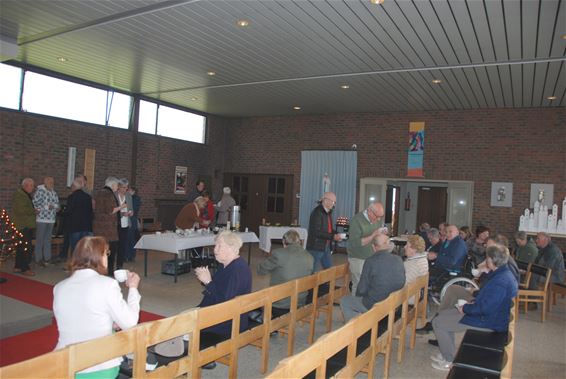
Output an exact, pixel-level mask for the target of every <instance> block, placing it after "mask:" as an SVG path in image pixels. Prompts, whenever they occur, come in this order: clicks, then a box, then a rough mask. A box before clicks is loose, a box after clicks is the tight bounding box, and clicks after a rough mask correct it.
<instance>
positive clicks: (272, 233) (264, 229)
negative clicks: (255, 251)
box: [259, 226, 309, 253]
mask: <svg viewBox="0 0 566 379" xmlns="http://www.w3.org/2000/svg"><path fill="white" fill-rule="evenodd" d="M291 229H294V230H296V231H297V233H299V237H300V238H301V239H302V240H303V248H305V249H306V248H307V237H308V235H309V233H308V231H307V230H306V229H305V228H298V227H293V226H260V227H259V248H260V249H261V250H263V251H265V252H266V253H270V252H271V240H272V239H282V238H283V234H285V233H287V232H288V231H289V230H291Z"/></svg>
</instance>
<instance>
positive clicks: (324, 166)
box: [299, 150, 358, 228]
mask: <svg viewBox="0 0 566 379" xmlns="http://www.w3.org/2000/svg"><path fill="white" fill-rule="evenodd" d="M357 165H358V155H357V152H356V151H312V150H309V151H302V152H301V199H300V201H299V222H300V224H301V226H302V227H304V228H308V225H309V217H310V214H311V211H312V210H313V208H314V207H316V206H317V205H318V203H317V201H318V200H320V198H321V197H322V194H323V193H324V183H323V178H324V174H326V173H327V174H328V176H329V179H330V191H332V192H334V193H336V197H337V203H336V208H335V209H334V212H333V221H334V222H336V218H337V217H338V216H346V217H348V218H352V216H353V215H354V212H355V206H356V180H357Z"/></svg>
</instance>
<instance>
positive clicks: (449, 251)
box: [436, 236, 468, 271]
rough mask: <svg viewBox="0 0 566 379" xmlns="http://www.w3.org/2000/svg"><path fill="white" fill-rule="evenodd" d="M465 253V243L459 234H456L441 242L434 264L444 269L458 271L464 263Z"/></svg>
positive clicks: (466, 250)
mask: <svg viewBox="0 0 566 379" xmlns="http://www.w3.org/2000/svg"><path fill="white" fill-rule="evenodd" d="M467 253H468V248H467V247H466V243H465V242H464V240H463V239H462V238H460V236H456V237H454V238H453V239H451V240H450V241H445V242H444V243H443V244H442V247H441V248H440V253H438V258H436V266H437V267H440V268H443V269H445V270H457V271H459V270H461V269H462V266H463V265H464V258H466V254H467Z"/></svg>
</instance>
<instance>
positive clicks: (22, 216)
mask: <svg viewBox="0 0 566 379" xmlns="http://www.w3.org/2000/svg"><path fill="white" fill-rule="evenodd" d="M140 206H141V200H140V198H139V196H137V194H136V190H135V188H133V187H129V183H128V181H127V180H126V179H120V180H118V179H116V178H113V177H109V178H107V179H106V181H105V187H104V188H103V189H101V190H100V191H97V192H95V194H94V197H92V196H91V194H90V193H89V191H88V189H87V179H86V177H85V176H84V175H77V176H76V177H75V179H74V180H73V183H72V185H71V194H70V195H69V197H68V198H67V202H66V207H65V209H64V211H63V215H62V216H63V224H64V227H63V229H64V230H63V232H64V240H65V241H64V243H63V248H62V250H61V252H60V254H59V256H58V257H57V258H55V259H54V258H53V257H52V254H51V239H52V235H53V228H54V225H55V222H56V219H57V212H59V210H60V209H61V205H60V203H59V197H58V195H57V193H56V192H55V189H54V180H53V177H50V176H48V177H45V179H44V181H43V184H41V185H39V186H37V188H35V182H34V180H33V179H32V178H25V179H23V180H22V182H21V185H20V188H18V190H16V192H15V193H14V195H13V202H12V213H13V216H12V219H13V222H14V225H15V226H16V228H17V229H18V230H19V231H20V232H21V233H22V234H23V238H24V242H25V244H22V245H20V246H19V247H18V249H17V250H16V259H15V264H14V270H13V271H14V272H16V273H21V274H23V275H26V276H33V275H35V273H34V272H33V271H32V270H31V267H30V263H31V262H32V260H33V258H32V257H35V263H36V264H37V265H38V266H43V267H45V266H47V265H49V264H50V263H58V262H60V261H67V252H68V249H69V248H70V249H71V252H73V251H74V250H75V247H76V245H77V243H78V242H79V240H80V239H81V238H83V237H85V236H91V235H93V234H95V235H100V236H104V237H106V238H107V240H108V241H110V243H111V246H112V249H111V250H112V252H113V255H111V257H110V259H109V265H108V273H109V274H110V275H111V274H112V272H113V268H114V262H115V261H116V262H117V263H116V264H117V267H118V268H121V267H122V265H123V262H128V261H133V260H134V259H135V249H134V244H135V242H136V241H137V240H138V239H139V228H138V212H139V209H140ZM34 237H35V247H34V254H33V255H32V254H29V253H28V254H27V255H26V251H28V252H30V251H31V248H32V244H33V240H34Z"/></svg>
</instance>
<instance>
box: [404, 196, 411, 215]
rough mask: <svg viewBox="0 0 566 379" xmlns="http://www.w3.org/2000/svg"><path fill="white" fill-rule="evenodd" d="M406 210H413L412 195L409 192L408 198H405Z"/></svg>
mask: <svg viewBox="0 0 566 379" xmlns="http://www.w3.org/2000/svg"><path fill="white" fill-rule="evenodd" d="M405 210H406V211H410V210H411V194H410V193H409V192H407V197H406V198H405Z"/></svg>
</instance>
